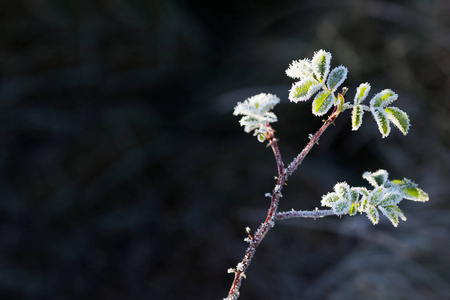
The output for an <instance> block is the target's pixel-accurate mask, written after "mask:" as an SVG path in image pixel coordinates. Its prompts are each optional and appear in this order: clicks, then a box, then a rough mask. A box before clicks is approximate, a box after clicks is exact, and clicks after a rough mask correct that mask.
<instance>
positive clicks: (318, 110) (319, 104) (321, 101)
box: [312, 91, 335, 116]
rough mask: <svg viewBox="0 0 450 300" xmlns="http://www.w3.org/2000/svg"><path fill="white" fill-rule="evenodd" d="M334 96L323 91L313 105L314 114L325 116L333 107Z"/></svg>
mask: <svg viewBox="0 0 450 300" xmlns="http://www.w3.org/2000/svg"><path fill="white" fill-rule="evenodd" d="M334 100H335V98H334V95H333V93H330V92H328V91H322V92H320V93H318V94H317V95H316V97H315V98H314V101H313V103H312V112H313V114H314V115H316V116H323V115H324V114H326V113H327V111H328V110H329V109H330V108H331V107H332V106H333V103H334Z"/></svg>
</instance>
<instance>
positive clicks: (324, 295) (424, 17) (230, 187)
mask: <svg viewBox="0 0 450 300" xmlns="http://www.w3.org/2000/svg"><path fill="white" fill-rule="evenodd" d="M0 3H1V4H0V72H1V73H0V74H1V75H0V143H1V147H0V172H1V173H0V176H1V181H0V195H1V199H0V299H27V300H28V299H33V300H34V299H221V298H223V297H225V296H226V294H227V291H228V289H229V286H230V284H231V281H232V278H233V276H232V275H231V274H227V273H226V270H227V269H228V268H230V267H233V266H235V265H236V263H237V262H238V261H240V260H241V259H242V256H243V253H244V250H245V249H246V243H244V241H243V238H244V237H245V231H244V228H245V227H246V226H250V227H251V228H252V230H254V229H256V228H257V226H258V225H259V224H260V222H262V221H263V220H264V217H265V214H266V210H267V208H268V205H269V199H268V198H265V197H264V194H265V193H267V192H270V191H271V189H272V188H273V186H274V183H275V181H274V179H273V177H274V175H276V166H275V162H274V159H273V155H272V153H271V150H270V148H266V147H265V146H264V145H263V144H260V143H258V142H257V140H256V138H255V137H252V136H251V135H249V134H246V133H244V131H243V130H242V128H241V127H239V124H238V118H237V117H235V116H233V115H232V111H233V107H234V106H235V105H236V103H237V102H238V101H243V100H244V99H245V98H247V97H249V96H252V95H254V94H257V93H261V92H270V93H276V94H277V95H278V96H279V97H280V98H281V99H282V101H281V103H280V104H279V105H278V106H277V107H276V108H275V113H276V114H277V115H278V118H279V122H278V123H276V124H274V127H275V129H276V130H277V137H278V138H279V139H280V142H279V146H280V149H281V152H282V155H283V158H284V162H285V163H288V162H290V161H291V159H292V158H293V157H294V155H296V154H297V153H298V152H299V151H300V150H301V149H302V147H303V146H304V145H305V144H306V143H307V141H308V134H309V133H313V132H315V131H316V130H317V129H318V128H319V126H320V125H321V118H316V117H314V116H312V114H311V103H310V102H309V103H306V104H305V103H299V104H292V103H289V101H288V100H287V94H288V89H289V88H290V85H291V84H292V82H293V80H292V79H290V78H288V77H286V76H285V74H284V71H285V69H286V68H287V66H288V65H289V63H290V62H291V61H292V60H294V59H300V58H304V57H311V56H312V55H313V53H314V51H316V50H318V49H325V50H327V51H330V52H332V54H333V60H332V66H338V65H340V64H343V65H345V66H347V67H348V68H349V71H350V72H349V76H348V79H347V81H346V83H345V84H346V86H347V87H349V88H350V91H349V96H348V100H349V101H350V100H352V99H353V95H354V91H355V88H356V87H357V86H358V85H359V84H360V83H362V82H366V81H368V82H370V83H371V85H372V92H371V95H373V93H375V92H377V91H379V90H381V89H384V88H391V89H393V90H394V91H396V92H397V93H398V94H399V95H400V97H399V100H398V101H397V102H396V103H395V104H396V106H399V107H401V108H402V109H404V110H405V111H407V112H408V113H409V114H410V117H411V121H412V127H411V130H410V134H408V136H406V137H403V136H402V135H401V134H400V132H399V131H398V130H397V129H394V128H393V130H392V133H391V135H390V136H389V137H388V138H386V139H381V136H380V134H379V132H378V130H377V128H376V124H375V122H374V121H373V119H371V118H370V117H369V116H368V115H367V116H366V118H365V122H364V123H363V126H362V128H361V129H360V130H359V131H357V132H352V131H351V130H350V129H351V128H350V113H349V112H346V113H344V114H343V115H342V116H340V117H339V118H338V119H337V120H336V126H335V127H331V128H330V129H329V130H328V131H327V132H326V133H325V134H324V136H323V137H322V139H321V142H320V145H319V146H317V147H315V148H314V149H313V150H312V152H311V153H310V155H309V156H308V157H307V159H306V160H305V162H304V164H303V165H302V166H301V167H300V168H299V170H298V171H297V172H296V173H295V174H294V175H293V176H292V177H291V178H290V180H289V185H288V186H287V187H286V189H285V190H284V197H283V198H282V202H281V207H280V209H281V210H289V209H291V208H294V209H314V208H315V207H317V206H320V197H321V196H322V195H323V194H325V193H327V192H328V191H331V189H332V187H333V185H334V184H335V183H336V182H337V181H344V180H345V181H347V182H348V183H349V184H351V185H354V186H358V185H364V184H365V182H364V181H363V179H362V178H361V174H362V173H363V172H364V171H375V170H377V169H380V168H383V169H387V170H389V171H390V173H391V178H392V179H394V178H399V179H401V178H403V176H405V177H408V178H410V179H412V180H414V181H416V182H417V183H419V184H420V186H421V187H422V188H423V189H424V190H425V191H427V192H428V193H429V195H430V201H429V202H427V203H412V202H410V201H404V202H402V205H401V206H402V209H403V210H404V212H405V215H406V216H407V218H408V221H407V222H401V223H400V225H399V227H398V228H394V227H393V226H392V225H390V224H389V222H388V221H387V219H386V218H384V217H382V222H381V224H379V225H377V226H372V225H371V224H370V222H369V221H368V220H367V218H366V217H365V216H356V217H352V218H350V217H343V218H342V219H341V220H340V219H339V218H337V217H329V218H324V219H319V220H316V221H314V220H309V219H308V220H290V221H283V222H279V223H277V226H276V227H275V228H274V229H273V230H272V231H271V232H270V233H269V235H268V236H267V237H266V239H265V240H264V241H263V243H262V245H261V246H260V247H259V249H258V251H257V253H256V257H255V259H254V261H253V264H252V265H251V267H250V269H249V271H248V272H247V278H248V279H246V280H245V281H244V283H243V286H242V289H241V295H242V296H241V298H240V299H243V300H244V299H450V271H449V270H450V210H449V209H450V205H449V195H450V187H449V180H450V172H449V169H450V152H449V147H450V122H449V111H450V100H449V99H450V98H449V97H450V81H449V77H448V76H449V74H450V18H449V15H450V2H449V1H447V0H435V1H419V0H410V1H356V0H355V1H349V0H347V1H346V0H335V1H293V0H290V1H281V2H276V1H261V0H260V1H254V0H253V1H250V0H247V1H245V0H241V1H222V0H218V1H183V0H166V1H155V0H151V1H148V0H147V1H146V0H132V1H131V0H130V1H124V0H109V1H107V0H104V1H69V0H28V1H27V0H18V1H1V2H0Z"/></svg>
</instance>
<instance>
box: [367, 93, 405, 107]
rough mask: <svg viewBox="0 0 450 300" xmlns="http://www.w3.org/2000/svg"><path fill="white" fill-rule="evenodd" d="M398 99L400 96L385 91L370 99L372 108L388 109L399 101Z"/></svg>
mask: <svg viewBox="0 0 450 300" xmlns="http://www.w3.org/2000/svg"><path fill="white" fill-rule="evenodd" d="M397 98H398V95H397V94H396V93H395V92H394V91H393V90H391V89H385V90H382V91H381V92H379V93H378V94H375V96H373V97H372V99H370V107H386V106H388V105H389V104H391V103H392V102H394V101H395V100H397Z"/></svg>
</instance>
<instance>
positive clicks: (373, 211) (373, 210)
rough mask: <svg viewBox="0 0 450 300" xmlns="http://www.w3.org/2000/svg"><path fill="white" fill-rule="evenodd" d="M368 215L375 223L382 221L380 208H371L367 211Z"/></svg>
mask: <svg viewBox="0 0 450 300" xmlns="http://www.w3.org/2000/svg"><path fill="white" fill-rule="evenodd" d="M366 213H367V217H368V218H369V220H370V221H371V222H372V224H373V225H376V224H378V222H379V221H380V214H379V213H378V210H377V209H376V208H375V207H371V208H369V209H368V210H367V211H366Z"/></svg>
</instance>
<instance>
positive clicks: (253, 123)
mask: <svg viewBox="0 0 450 300" xmlns="http://www.w3.org/2000/svg"><path fill="white" fill-rule="evenodd" d="M260 123H261V122H260V121H259V120H258V119H256V118H255V117H252V116H246V117H242V118H241V119H240V120H239V124H240V125H241V126H244V131H245V132H247V133H249V132H250V131H252V130H255V129H257V128H258V127H259V126H260Z"/></svg>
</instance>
